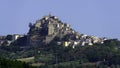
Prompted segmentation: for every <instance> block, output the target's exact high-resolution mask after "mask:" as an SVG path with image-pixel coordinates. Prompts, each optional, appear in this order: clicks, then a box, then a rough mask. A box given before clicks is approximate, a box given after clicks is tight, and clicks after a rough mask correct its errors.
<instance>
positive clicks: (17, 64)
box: [0, 58, 35, 68]
mask: <svg viewBox="0 0 120 68" xmlns="http://www.w3.org/2000/svg"><path fill="white" fill-rule="evenodd" d="M0 68H35V67H32V66H29V65H28V64H27V63H25V62H21V61H17V60H9V59H4V58H0Z"/></svg>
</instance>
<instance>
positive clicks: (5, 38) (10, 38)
mask: <svg viewBox="0 0 120 68" xmlns="http://www.w3.org/2000/svg"><path fill="white" fill-rule="evenodd" d="M23 36H24V35H20V34H13V35H7V36H0V46H2V45H4V43H5V44H6V45H10V44H11V43H12V42H14V41H15V40H17V39H19V38H21V37H23Z"/></svg>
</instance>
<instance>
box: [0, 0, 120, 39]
mask: <svg viewBox="0 0 120 68" xmlns="http://www.w3.org/2000/svg"><path fill="white" fill-rule="evenodd" d="M48 14H51V15H55V16H57V17H58V18H59V19H60V20H61V21H62V22H65V23H68V24H70V25H71V27H72V28H73V29H74V30H76V31H78V32H79V33H82V34H87V35H94V36H98V37H107V38H118V39H120V31H119V29H120V0H0V35H7V34H27V32H28V31H29V27H28V24H29V23H30V22H32V23H35V21H36V20H38V19H41V18H42V17H43V16H45V15H48Z"/></svg>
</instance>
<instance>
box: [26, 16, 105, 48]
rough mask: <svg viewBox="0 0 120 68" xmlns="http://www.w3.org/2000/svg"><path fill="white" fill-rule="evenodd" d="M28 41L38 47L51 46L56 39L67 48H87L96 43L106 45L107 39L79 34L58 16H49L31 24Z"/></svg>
mask: <svg viewBox="0 0 120 68" xmlns="http://www.w3.org/2000/svg"><path fill="white" fill-rule="evenodd" d="M29 27H30V29H29V32H28V40H29V43H30V45H35V44H36V45H37V44H39V43H41V42H44V43H46V44H49V43H50V42H51V41H52V40H53V39H54V38H55V37H57V38H59V40H58V41H57V42H56V43H58V44H63V45H65V46H69V45H72V46H73V47H74V46H76V45H80V46H85V45H93V44H94V43H101V44H102V43H104V40H106V39H105V38H98V37H95V36H88V35H85V34H79V33H78V32H77V31H75V30H74V29H72V28H71V27H70V25H69V24H67V23H64V22H62V21H61V20H59V18H58V17H57V16H52V15H47V16H44V17H43V18H42V19H39V20H37V21H36V22H35V23H34V24H32V23H30V24H29Z"/></svg>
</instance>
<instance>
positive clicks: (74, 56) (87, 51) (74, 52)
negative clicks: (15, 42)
mask: <svg viewBox="0 0 120 68" xmlns="http://www.w3.org/2000/svg"><path fill="white" fill-rule="evenodd" d="M44 49H45V50H43V51H46V52H44V53H46V56H47V54H51V57H48V59H49V60H42V62H44V63H46V64H47V65H45V66H48V68H49V67H51V66H50V65H52V66H56V65H57V66H58V67H62V68H67V67H68V66H70V67H69V68H73V67H75V68H77V67H78V68H82V66H83V68H84V67H86V66H88V68H90V67H91V68H97V67H98V68H99V67H101V68H106V67H110V68H114V67H115V68H116V67H120V41H119V40H117V39H111V40H106V41H105V42H104V44H94V45H93V46H84V47H82V46H76V47H75V48H74V49H73V48H72V47H71V46H69V47H64V46H62V45H61V46H60V45H58V46H56V45H55V43H54V42H52V43H51V44H50V45H46V46H44ZM41 51H42V50H41ZM41 54H42V53H41ZM37 58H38V59H39V58H41V56H40V55H39V56H37ZM44 58H45V57H44ZM50 59H51V60H50ZM37 61H40V62H41V59H39V60H37ZM71 61H73V62H72V63H71ZM64 62H66V63H69V65H68V64H66V65H64V64H61V63H64ZM87 63H89V64H91V65H88V64H87ZM92 63H94V64H92ZM71 65H72V66H71ZM41 68H44V66H43V67H41Z"/></svg>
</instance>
